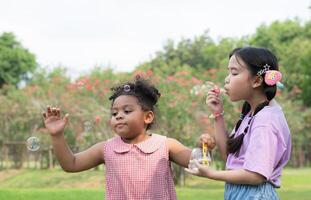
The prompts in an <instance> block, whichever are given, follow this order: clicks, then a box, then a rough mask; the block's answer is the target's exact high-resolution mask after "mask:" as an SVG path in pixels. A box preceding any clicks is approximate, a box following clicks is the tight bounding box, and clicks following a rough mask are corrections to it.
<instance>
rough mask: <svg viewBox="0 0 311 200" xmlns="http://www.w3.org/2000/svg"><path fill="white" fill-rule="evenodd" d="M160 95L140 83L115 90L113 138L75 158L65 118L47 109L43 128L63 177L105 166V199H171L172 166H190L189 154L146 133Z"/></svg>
mask: <svg viewBox="0 0 311 200" xmlns="http://www.w3.org/2000/svg"><path fill="white" fill-rule="evenodd" d="M159 97H160V93H159V91H158V90H157V89H156V88H155V87H154V86H153V85H151V84H150V83H149V82H147V81H146V80H144V79H141V78H136V80H135V81H134V82H129V83H126V84H124V85H120V86H118V87H115V88H113V94H112V96H111V97H110V98H109V99H110V100H111V120H110V124H111V127H112V129H113V130H114V132H115V133H116V134H117V135H116V136H115V137H113V138H111V139H110V140H108V141H102V142H99V143H97V144H95V145H94V146H92V147H90V148H89V149H87V150H85V151H83V152H80V153H77V154H73V153H72V151H71V150H70V149H69V147H68V145H67V143H66V141H65V139H64V129H65V126H66V124H67V123H68V116H69V115H68V114H66V115H65V116H64V117H61V114H60V109H59V108H51V107H47V111H46V112H45V113H43V117H44V123H45V126H46V128H47V129H48V131H49V132H50V135H51V139H52V144H53V148H54V152H55V154H56V157H57V159H58V161H59V163H60V165H61V167H62V168H63V169H64V170H65V171H66V172H80V171H84V170H88V169H91V168H93V167H96V166H98V165H100V164H103V163H104V164H105V166H106V199H107V200H123V199H124V200H129V199H133V200H157V199H158V200H174V199H176V192H175V188H174V182H173V176H172V171H171V165H170V162H171V161H173V162H175V163H176V164H178V165H181V166H183V167H187V166H188V162H189V158H190V154H191V150H190V149H189V148H187V147H185V146H184V145H182V144H181V143H179V142H178V141H177V140H175V139H172V138H167V137H165V136H161V135H157V134H150V133H149V132H147V130H149V129H150V128H151V126H152V124H153V122H154V120H155V112H154V108H155V106H156V103H157V101H158V98H159Z"/></svg>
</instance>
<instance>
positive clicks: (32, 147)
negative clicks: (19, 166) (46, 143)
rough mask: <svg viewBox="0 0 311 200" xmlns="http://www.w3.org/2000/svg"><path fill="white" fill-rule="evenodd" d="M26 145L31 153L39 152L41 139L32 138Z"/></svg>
mask: <svg viewBox="0 0 311 200" xmlns="http://www.w3.org/2000/svg"><path fill="white" fill-rule="evenodd" d="M26 145H27V149H28V150H29V151H37V150H38V149H39V148H40V140H39V138H37V137H35V136H32V137H30V138H28V139H27V141H26Z"/></svg>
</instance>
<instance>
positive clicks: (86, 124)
mask: <svg viewBox="0 0 311 200" xmlns="http://www.w3.org/2000/svg"><path fill="white" fill-rule="evenodd" d="M91 130H92V123H91V122H90V121H85V122H84V131H85V132H89V131H91Z"/></svg>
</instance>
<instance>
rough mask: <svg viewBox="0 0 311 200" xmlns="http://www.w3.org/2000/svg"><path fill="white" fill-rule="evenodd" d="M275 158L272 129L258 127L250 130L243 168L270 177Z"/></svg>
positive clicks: (274, 140)
mask: <svg viewBox="0 0 311 200" xmlns="http://www.w3.org/2000/svg"><path fill="white" fill-rule="evenodd" d="M276 156H277V136H276V134H275V133H274V132H273V130H272V127H269V126H259V127H256V128H254V129H253V130H252V132H251V135H250V141H249V145H248V147H247V151H246V153H245V160H244V166H243V168H244V169H245V170H248V171H252V172H256V173H259V174H261V175H262V176H264V177H266V179H267V180H269V178H270V177H271V175H272V172H273V168H274V163H275V160H276Z"/></svg>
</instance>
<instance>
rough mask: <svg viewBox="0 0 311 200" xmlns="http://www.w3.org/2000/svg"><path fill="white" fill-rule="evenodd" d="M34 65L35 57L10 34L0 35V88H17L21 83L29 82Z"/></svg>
mask: <svg viewBox="0 0 311 200" xmlns="http://www.w3.org/2000/svg"><path fill="white" fill-rule="evenodd" d="M36 65H37V64H36V62H35V56H34V55H33V54H32V53H30V52H29V51H28V50H27V49H25V48H24V47H23V46H22V45H21V44H20V43H19V42H18V41H17V40H16V39H15V36H14V35H13V34H12V33H3V34H2V35H0V88H2V86H3V85H4V84H11V85H15V86H17V84H18V83H20V82H21V81H27V80H29V78H30V73H31V72H33V71H34V70H35V68H36Z"/></svg>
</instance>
